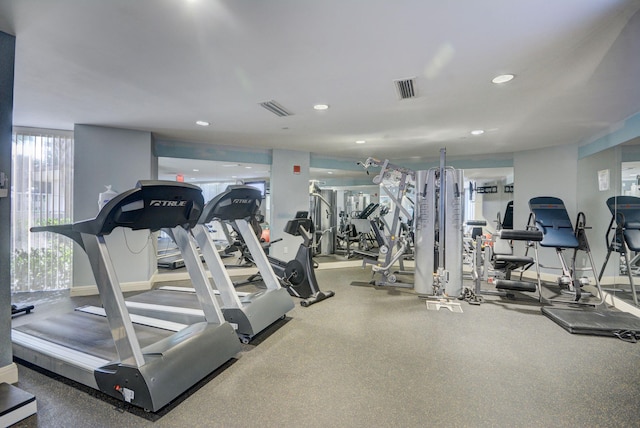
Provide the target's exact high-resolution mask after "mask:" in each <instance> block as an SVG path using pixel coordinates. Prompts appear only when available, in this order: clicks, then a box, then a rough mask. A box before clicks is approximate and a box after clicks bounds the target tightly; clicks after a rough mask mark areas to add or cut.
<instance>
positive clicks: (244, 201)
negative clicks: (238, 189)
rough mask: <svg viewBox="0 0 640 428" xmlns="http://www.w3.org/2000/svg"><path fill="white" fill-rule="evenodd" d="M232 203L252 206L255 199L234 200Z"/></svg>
mask: <svg viewBox="0 0 640 428" xmlns="http://www.w3.org/2000/svg"><path fill="white" fill-rule="evenodd" d="M231 202H232V203H234V204H250V203H251V202H253V199H232V200H231Z"/></svg>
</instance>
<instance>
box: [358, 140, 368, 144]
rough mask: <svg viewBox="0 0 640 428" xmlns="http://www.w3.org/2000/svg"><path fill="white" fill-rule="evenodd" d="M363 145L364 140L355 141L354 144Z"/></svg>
mask: <svg viewBox="0 0 640 428" xmlns="http://www.w3.org/2000/svg"><path fill="white" fill-rule="evenodd" d="M364 143H366V141H365V140H357V141H356V144H364Z"/></svg>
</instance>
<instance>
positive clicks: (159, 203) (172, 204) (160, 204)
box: [149, 199, 187, 208]
mask: <svg viewBox="0 0 640 428" xmlns="http://www.w3.org/2000/svg"><path fill="white" fill-rule="evenodd" d="M186 205H187V201H163V200H161V199H152V200H151V202H150V203H149V206H150V207H172V208H175V207H184V206H186Z"/></svg>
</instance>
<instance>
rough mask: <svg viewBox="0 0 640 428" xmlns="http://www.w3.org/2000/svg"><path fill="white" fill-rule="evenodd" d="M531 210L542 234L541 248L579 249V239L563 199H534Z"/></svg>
mask: <svg viewBox="0 0 640 428" xmlns="http://www.w3.org/2000/svg"><path fill="white" fill-rule="evenodd" d="M529 209H530V210H531V212H532V213H533V214H534V215H535V221H536V227H537V228H538V230H540V231H541V232H542V241H540V245H541V246H543V247H554V248H578V245H579V243H578V238H576V235H575V232H574V230H573V226H572V223H571V220H570V219H569V214H568V213H567V208H566V207H565V205H564V202H563V201H562V199H560V198H555V197H552V196H540V197H537V198H532V199H530V200H529Z"/></svg>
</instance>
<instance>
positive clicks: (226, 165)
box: [222, 163, 241, 168]
mask: <svg viewBox="0 0 640 428" xmlns="http://www.w3.org/2000/svg"><path fill="white" fill-rule="evenodd" d="M222 166H223V167H224V168H232V167H234V166H241V165H240V164H239V163H225V164H223V165H222Z"/></svg>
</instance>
